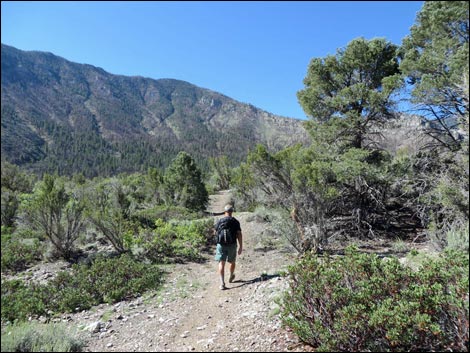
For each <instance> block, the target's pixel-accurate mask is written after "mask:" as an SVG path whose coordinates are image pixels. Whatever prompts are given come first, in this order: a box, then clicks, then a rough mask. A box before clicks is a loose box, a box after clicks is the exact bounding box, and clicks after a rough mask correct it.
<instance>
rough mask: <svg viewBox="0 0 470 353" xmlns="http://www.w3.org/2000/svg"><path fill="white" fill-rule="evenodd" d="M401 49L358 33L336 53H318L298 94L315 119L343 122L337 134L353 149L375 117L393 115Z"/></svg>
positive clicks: (323, 121) (360, 145) (376, 120)
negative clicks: (393, 94)
mask: <svg viewBox="0 0 470 353" xmlns="http://www.w3.org/2000/svg"><path fill="white" fill-rule="evenodd" d="M397 51H398V48H397V46H395V45H394V44H392V43H390V42H388V41H386V40H385V39H381V38H377V39H372V40H366V39H364V38H358V39H354V40H353V41H351V42H350V43H349V44H348V46H347V47H346V48H342V49H339V50H338V51H337V54H336V55H335V56H332V55H328V56H326V57H325V58H314V59H312V60H311V62H310V65H309V67H308V72H307V76H306V77H305V79H304V84H305V88H304V89H303V90H301V91H299V92H298V93H297V96H298V99H299V102H300V104H301V106H302V108H303V109H304V111H305V112H306V113H307V115H309V116H310V117H311V118H312V119H313V121H315V122H320V123H326V122H339V121H338V120H337V119H335V118H341V120H340V122H341V125H342V128H341V130H340V131H339V132H338V136H337V137H338V138H340V139H341V140H343V142H344V143H345V144H346V145H348V146H350V147H355V148H362V147H365V133H366V131H367V129H368V127H369V126H370V124H371V123H372V122H380V121H383V120H385V119H386V118H387V117H390V115H391V110H392V107H393V104H392V101H391V99H390V97H391V95H392V93H393V92H394V90H395V88H396V87H397V85H398V83H399V75H398V72H399V71H398V57H397Z"/></svg>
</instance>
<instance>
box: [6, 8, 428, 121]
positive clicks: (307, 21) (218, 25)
mask: <svg viewBox="0 0 470 353" xmlns="http://www.w3.org/2000/svg"><path fill="white" fill-rule="evenodd" d="M423 3H424V2H423V1H312V2H308V1H299V2H296V1H220V2H217V1H215V2H214V1H208V2H205V1H188V2H186V1H142V2H139V1H116V2H112V1H106V2H101V1H52V2H48V1H31V2H28V1H2V2H1V37H2V43H3V44H8V45H11V46H14V47H16V48H18V49H21V50H38V51H46V52H51V53H53V54H55V55H58V56H61V57H63V58H65V59H67V60H70V61H73V62H77V63H83V64H90V65H93V66H97V67H101V68H103V69H104V70H106V71H107V72H109V73H112V74H118V75H126V76H144V77H149V78H153V79H159V78H174V79H179V80H184V81H187V82H190V83H192V84H195V85H197V86H200V87H203V88H208V89H211V90H213V91H217V92H220V93H222V94H225V95H227V96H229V97H231V98H233V99H236V100H238V101H241V102H244V103H250V104H252V105H254V106H256V107H258V108H261V109H264V110H266V111H268V112H271V113H274V114H278V115H282V116H288V117H293V118H299V119H304V118H305V113H304V112H303V110H302V108H301V107H300V105H299V103H298V101H297V96H296V93H297V91H299V90H300V89H302V88H303V87H304V85H303V79H304V77H305V74H306V72H307V67H308V63H309V62H310V60H311V59H312V58H314V57H325V56H327V55H334V54H335V53H336V51H337V49H339V48H343V47H345V46H346V45H347V44H348V43H349V42H350V41H351V40H353V39H355V38H358V37H364V38H366V39H372V38H376V37H383V38H386V39H387V40H389V41H391V42H392V43H395V44H397V45H400V44H401V42H402V39H403V38H404V37H405V36H406V35H408V34H409V30H410V27H411V26H412V25H413V24H415V21H416V14H417V13H418V12H419V10H420V9H421V7H422V5H423Z"/></svg>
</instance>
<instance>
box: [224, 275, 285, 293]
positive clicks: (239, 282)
mask: <svg viewBox="0 0 470 353" xmlns="http://www.w3.org/2000/svg"><path fill="white" fill-rule="evenodd" d="M278 277H281V275H280V274H278V273H276V274H273V275H268V274H262V275H261V276H258V277H255V278H253V279H250V280H243V279H236V280H235V281H233V282H232V283H230V284H231V285H232V286H231V287H227V290H230V289H236V288H240V287H243V286H246V285H248V284H253V283H257V282H263V281H268V280H270V279H273V278H278ZM234 284H235V286H233V285H234Z"/></svg>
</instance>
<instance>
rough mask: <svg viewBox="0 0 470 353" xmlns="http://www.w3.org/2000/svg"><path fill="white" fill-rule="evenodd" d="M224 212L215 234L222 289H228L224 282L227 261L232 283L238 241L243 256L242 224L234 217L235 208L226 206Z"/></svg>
mask: <svg viewBox="0 0 470 353" xmlns="http://www.w3.org/2000/svg"><path fill="white" fill-rule="evenodd" d="M224 211H225V212H224V217H223V218H221V219H219V220H218V222H217V223H216V225H215V234H216V236H217V248H216V254H215V260H216V261H218V262H219V275H220V289H227V287H225V280H224V277H225V262H226V261H228V262H229V263H230V277H229V280H228V281H229V282H230V283H232V282H233V280H234V279H235V260H236V258H237V240H238V245H239V247H238V255H241V253H242V250H243V237H242V229H241V228H240V222H239V221H238V220H237V219H236V218H234V217H232V213H233V206H232V205H226V206H225V209H224Z"/></svg>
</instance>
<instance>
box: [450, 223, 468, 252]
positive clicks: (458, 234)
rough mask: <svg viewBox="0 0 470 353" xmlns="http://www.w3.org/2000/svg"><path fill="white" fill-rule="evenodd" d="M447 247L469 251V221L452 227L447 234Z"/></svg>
mask: <svg viewBox="0 0 470 353" xmlns="http://www.w3.org/2000/svg"><path fill="white" fill-rule="evenodd" d="M446 239H447V249H450V250H459V251H464V252H468V249H469V245H468V243H469V223H468V222H467V224H465V225H462V224H458V225H457V226H454V227H452V228H451V229H450V230H449V231H448V232H447V234H446Z"/></svg>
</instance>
